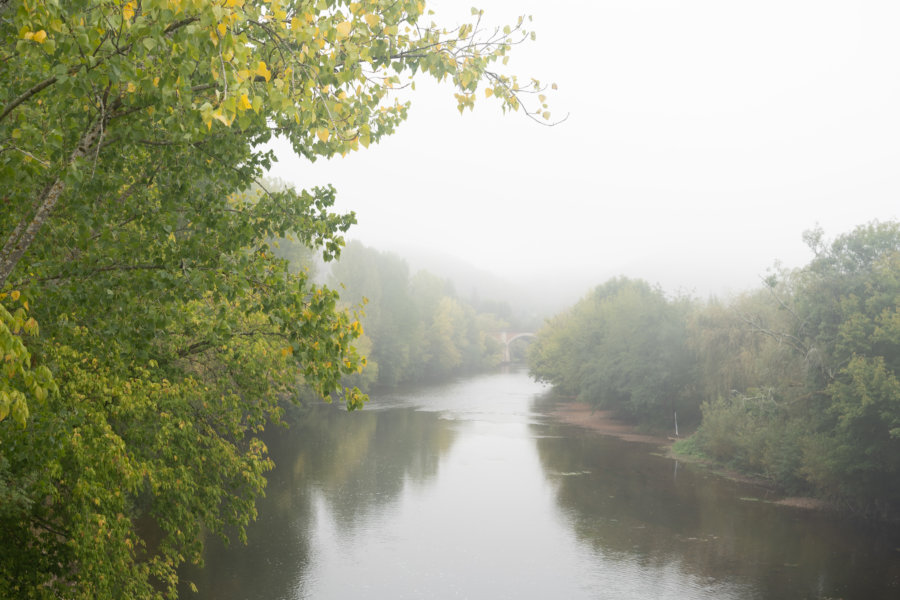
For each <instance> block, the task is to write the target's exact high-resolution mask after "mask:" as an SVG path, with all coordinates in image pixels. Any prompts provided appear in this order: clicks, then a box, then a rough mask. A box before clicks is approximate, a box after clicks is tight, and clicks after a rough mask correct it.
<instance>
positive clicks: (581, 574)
mask: <svg viewBox="0 0 900 600" xmlns="http://www.w3.org/2000/svg"><path fill="white" fill-rule="evenodd" d="M552 402H553V399H552V394H550V393H549V391H548V390H547V388H545V387H544V386H542V385H540V384H538V383H535V382H533V381H531V380H530V379H529V378H528V376H527V375H526V374H525V373H524V372H508V373H496V374H490V375H483V376H478V377H473V378H468V379H462V380H459V381H457V382H453V383H450V384H444V385H433V386H423V387H416V388H409V389H405V390H402V391H397V392H393V393H388V394H382V395H374V396H373V397H372V399H371V401H370V403H369V404H368V405H367V407H366V408H365V409H364V410H363V411H361V412H355V413H347V412H345V411H342V410H340V409H339V408H338V407H334V406H328V405H322V406H315V407H312V408H311V409H309V411H307V412H306V413H305V414H304V415H303V418H302V419H299V420H298V422H297V423H296V424H294V425H293V426H292V427H291V428H290V429H288V430H277V431H275V432H274V433H271V434H270V435H269V440H268V445H269V451H270V453H271V455H272V457H273V459H274V460H275V462H276V465H277V467H276V468H275V470H274V471H273V472H272V473H270V476H269V486H268V489H267V495H266V497H265V498H264V499H262V500H261V501H260V502H259V503H258V507H259V518H258V520H257V521H256V522H255V523H254V524H253V525H252V526H251V527H250V529H249V531H248V538H249V539H248V544H247V545H246V546H244V545H241V544H240V543H237V542H235V543H233V544H232V545H231V546H228V547H226V546H224V545H223V544H221V543H220V542H219V541H218V540H217V539H209V540H207V541H206V542H207V551H206V567H205V568H203V569H197V568H188V569H184V570H183V572H182V577H184V578H187V579H190V580H192V581H194V582H195V583H196V585H197V587H198V589H199V594H192V593H190V592H188V591H186V590H185V591H184V597H185V598H200V599H204V600H205V599H216V600H231V599H242V600H243V599H260V600H282V599H284V600H287V599H296V598H315V599H318V598H374V599H381V598H384V599H399V598H490V599H497V598H516V599H519V598H609V599H626V600H627V599H657V598H671V599H679V600H684V599H686V600H691V599H701V598H702V599H717V600H719V599H736V600H737V599H740V600H744V599H769V598H772V599H781V598H785V599H803V598H817V599H826V598H829V599H830V598H834V599H837V598H841V599H844V600H850V599H855V598H859V599H866V600H877V599H891V600H894V599H896V598H900V530H898V529H897V528H894V527H885V526H873V525H869V524H866V523H861V522H858V521H855V520H852V519H847V518H841V517H838V516H835V515H832V514H827V513H820V512H814V511H805V510H802V509H798V508H790V507H784V506H779V505H775V504H772V503H770V502H767V501H766V498H767V493H766V491H765V490H763V489H761V488H758V487H755V486H752V485H748V484H742V483H737V482H733V481H729V480H726V479H723V478H720V477H717V476H715V475H712V474H710V473H708V472H706V471H704V470H703V469H699V468H696V467H694V466H691V465H685V464H683V463H681V464H679V463H678V462H677V461H674V460H672V459H669V458H665V457H663V456H660V455H659V454H658V451H657V449H656V448H654V447H653V446H651V445H647V444H642V443H636V442H625V441H622V440H619V439H615V438H610V437H604V436H600V435H597V434H596V433H593V432H590V431H587V430H583V429H579V428H576V427H573V426H570V425H564V424H560V423H558V422H555V421H554V420H553V419H551V418H550V417H548V416H547V413H548V411H549V409H550V407H551V406H552Z"/></svg>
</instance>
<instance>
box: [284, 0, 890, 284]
mask: <svg viewBox="0 0 900 600" xmlns="http://www.w3.org/2000/svg"><path fill="white" fill-rule="evenodd" d="M471 1H472V4H475V5H478V6H479V7H480V8H483V9H484V10H485V22H486V23H488V24H498V25H502V24H504V23H512V22H514V21H515V17H516V15H518V14H531V15H533V17H534V21H533V23H532V28H533V29H535V30H536V31H537V35H538V38H537V41H536V42H532V43H530V44H527V45H525V46H520V47H518V48H517V49H516V52H515V53H514V55H513V58H512V60H511V61H510V64H509V69H510V71H512V72H515V73H517V74H520V75H521V76H526V77H531V76H534V77H537V78H539V79H540V80H541V81H544V82H548V83H549V82H556V83H557V84H558V86H559V90H558V91H557V92H555V93H552V94H550V103H551V110H552V111H553V114H554V116H555V117H556V116H563V115H565V114H566V113H569V114H570V116H569V119H568V121H566V122H565V123H564V124H561V125H559V126H557V127H549V128H548V127H541V126H538V125H535V124H533V123H532V122H531V121H529V120H528V119H526V118H525V117H524V116H522V115H521V114H516V113H513V114H509V115H505V116H504V115H502V114H501V112H500V110H499V107H498V106H496V103H492V102H490V101H487V102H485V101H483V93H482V92H481V90H479V99H480V100H481V101H480V102H479V104H480V106H478V107H477V109H476V111H475V112H474V113H472V112H468V111H467V112H466V114H465V115H464V116H460V115H459V113H458V112H457V111H456V108H455V100H454V99H453V90H452V88H451V87H450V86H449V85H443V86H438V85H425V81H424V80H421V81H420V82H419V83H417V87H418V91H417V92H416V93H415V94H414V96H413V98H412V99H413V106H412V109H411V114H410V119H409V120H408V122H406V123H405V124H404V125H403V126H402V127H401V129H400V130H399V132H398V133H397V134H396V135H394V136H393V137H391V138H387V139H385V140H383V141H382V143H381V144H379V145H378V146H372V147H370V148H369V149H368V150H363V151H361V152H359V153H356V154H354V155H351V156H348V157H346V158H343V159H340V158H338V159H333V160H330V161H324V160H320V161H318V162H316V163H314V164H312V163H309V162H306V161H304V160H302V159H298V158H296V157H294V156H293V155H292V153H291V151H290V149H289V148H288V147H287V146H285V147H281V146H279V147H278V148H279V151H278V154H279V158H280V163H279V164H278V165H277V166H276V167H275V168H274V169H273V171H272V174H273V175H275V176H277V177H279V178H281V179H284V180H286V181H289V182H292V183H294V184H296V185H297V186H300V187H310V186H312V185H321V184H326V183H332V184H333V185H334V186H335V187H336V188H337V190H338V197H339V200H338V209H340V210H354V211H356V213H357V216H358V220H359V224H358V225H357V226H356V227H355V228H354V230H353V231H352V232H351V235H350V236H349V237H350V238H351V239H359V240H360V241H362V242H364V243H366V244H368V245H373V246H376V247H379V248H384V249H393V248H397V247H404V246H405V247H408V246H420V247H427V248H430V249H432V250H435V251H439V252H444V253H446V254H449V255H451V256H454V257H458V258H460V259H463V260H466V261H468V262H471V263H472V264H474V265H476V266H478V267H480V268H481V269H484V270H487V271H490V272H492V273H496V274H497V276H498V277H500V278H505V279H508V280H510V281H526V280H534V279H537V278H544V279H545V280H546V282H547V285H555V284H556V283H558V282H559V283H562V282H568V283H571V281H573V280H577V281H579V282H583V284H584V291H586V290H587V289H588V287H590V286H593V285H596V284H598V283H602V282H603V281H604V280H606V279H607V278H609V277H611V276H615V275H619V274H624V275H628V276H632V277H642V278H645V279H647V280H648V281H650V282H652V283H659V284H661V285H662V286H663V287H664V288H666V289H668V290H670V291H675V290H681V291H694V292H696V293H698V294H701V295H705V294H707V293H726V292H729V291H732V292H733V291H740V290H744V289H748V288H751V287H755V286H756V285H758V284H759V278H760V276H762V275H764V274H765V272H766V269H767V268H768V267H770V266H772V264H773V263H774V262H775V261H776V260H780V261H782V262H783V263H784V264H785V265H786V266H791V267H793V266H800V265H802V264H804V263H805V262H807V261H808V259H809V257H810V254H809V253H808V251H807V250H806V248H805V246H804V245H803V243H802V241H801V234H802V232H803V231H804V230H806V229H809V228H812V227H814V226H816V224H819V225H821V226H822V227H823V228H824V229H825V231H826V234H827V235H828V236H829V237H833V236H835V235H837V234H839V233H843V232H845V231H848V230H850V229H852V228H853V227H854V226H856V225H859V224H862V223H865V222H869V221H871V220H874V219H878V220H882V221H883V220H891V219H897V218H898V217H900V211H898V207H900V35H897V31H898V29H900V2H896V0H893V1H858V2H849V1H846V0H843V1H828V0H815V1H800V0H797V1H795V0H778V1H769V0H754V1H752V2H751V1H736V0H734V1H732V0H706V1H700V0H683V1H678V0H658V1H650V0H619V1H592V2H587V1H585V2H576V1H572V0H568V1H566V0H556V1H553V2H548V1H546V0H543V1H513V0H484V1H482V2H478V0H471ZM432 5H433V6H434V7H435V8H436V9H437V10H439V13H445V12H450V13H452V12H453V11H458V10H459V9H460V8H465V9H466V10H463V11H461V13H460V14H462V15H464V14H465V13H467V12H468V7H469V4H468V3H459V2H455V1H452V0H438V1H437V2H433V3H432ZM450 20H451V21H453V22H454V23H456V22H457V21H456V18H455V17H454V16H451V17H450Z"/></svg>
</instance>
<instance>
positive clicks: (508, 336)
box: [497, 331, 537, 363]
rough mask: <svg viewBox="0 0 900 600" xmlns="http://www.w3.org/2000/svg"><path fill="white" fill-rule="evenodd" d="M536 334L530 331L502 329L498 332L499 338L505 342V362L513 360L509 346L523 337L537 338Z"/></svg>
mask: <svg viewBox="0 0 900 600" xmlns="http://www.w3.org/2000/svg"><path fill="white" fill-rule="evenodd" d="M535 337H537V335H536V334H534V333H532V332H530V331H500V332H498V333H497V339H498V340H500V342H501V343H502V344H503V362H505V363H508V362H512V357H511V356H510V353H509V346H510V344H512V343H513V342H514V341H516V340H519V339H522V338H535Z"/></svg>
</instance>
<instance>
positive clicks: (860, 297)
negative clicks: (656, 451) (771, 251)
mask: <svg viewBox="0 0 900 600" xmlns="http://www.w3.org/2000/svg"><path fill="white" fill-rule="evenodd" d="M804 241H805V242H806V244H807V245H808V246H809V248H810V250H811V251H812V253H813V255H814V257H813V259H812V260H811V261H810V262H809V264H807V265H805V266H804V267H802V268H799V269H795V270H784V269H781V270H778V271H774V272H771V273H770V274H769V275H768V276H767V277H766V278H765V281H764V284H763V285H762V286H760V287H759V288H758V289H755V290H750V291H747V292H745V293H743V294H741V295H739V296H736V297H733V298H730V299H728V300H719V299H716V298H710V299H709V300H706V301H700V300H696V299H691V298H686V297H669V296H667V295H666V294H665V293H664V292H663V291H662V290H660V289H658V288H654V287H653V286H651V285H649V284H648V283H646V282H644V281H640V280H632V279H627V278H624V277H620V278H616V279H612V280H610V281H608V282H606V283H604V284H602V285H600V286H598V287H596V288H595V289H593V290H592V291H591V292H590V293H589V294H587V295H586V296H585V297H584V298H583V299H582V300H580V301H579V302H578V303H577V304H575V305H574V306H572V307H571V308H569V309H568V310H566V311H564V312H562V313H560V314H558V315H556V316H555V317H553V318H552V319H549V320H548V321H547V323H546V324H545V326H544V327H543V328H542V329H541V330H540V332H539V334H538V339H537V341H536V342H535V344H534V345H533V347H532V348H531V351H530V354H529V367H530V370H531V373H532V374H533V375H534V376H535V377H538V378H540V379H542V380H544V381H547V382H549V383H551V384H553V385H554V386H555V387H556V389H557V390H558V391H559V392H560V393H562V394H565V395H569V396H573V397H576V398H578V399H579V400H582V401H585V402H588V403H590V404H591V405H593V406H594V407H596V408H603V409H609V410H613V411H615V413H616V414H618V415H619V416H621V417H622V418H625V419H628V420H631V421H633V422H637V423H642V424H645V425H646V426H648V427H652V428H656V429H661V430H665V431H668V432H670V434H674V431H675V420H676V418H677V420H678V423H679V424H680V425H681V428H682V433H684V432H685V431H694V430H695V431H694V433H693V435H691V436H690V437H689V438H687V439H685V440H682V441H681V442H679V443H677V444H676V449H678V450H680V451H681V452H683V453H694V454H699V455H701V456H705V457H709V458H712V459H714V460H716V461H719V462H720V463H724V464H727V465H729V466H731V467H734V468H737V469H739V470H741V471H743V472H747V473H752V474H756V475H760V476H763V477H765V478H766V479H768V480H770V481H772V482H774V483H775V484H776V485H777V486H779V487H781V488H782V489H784V490H786V491H788V492H789V493H792V494H808V495H813V496H816V497H819V498H824V499H827V500H829V501H831V502H833V503H835V504H836V505H839V506H840V507H842V508H844V509H847V510H851V511H853V512H856V513H859V514H863V515H868V516H873V517H882V518H883V517H889V518H897V516H898V515H900V224H898V223H897V222H874V223H871V224H868V225H863V226H860V227H857V228H856V229H854V230H853V231H850V232H848V233H845V234H843V235H840V236H838V237H837V238H836V239H834V240H831V241H829V240H826V239H825V238H824V235H823V232H822V231H821V230H819V229H815V230H811V231H807V232H806V233H805V234H804Z"/></svg>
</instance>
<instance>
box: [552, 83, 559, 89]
mask: <svg viewBox="0 0 900 600" xmlns="http://www.w3.org/2000/svg"><path fill="white" fill-rule="evenodd" d="M550 87H551V88H553V89H554V90H555V89H559V88H558V87H557V85H556V84H555V83H552V84H550Z"/></svg>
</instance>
